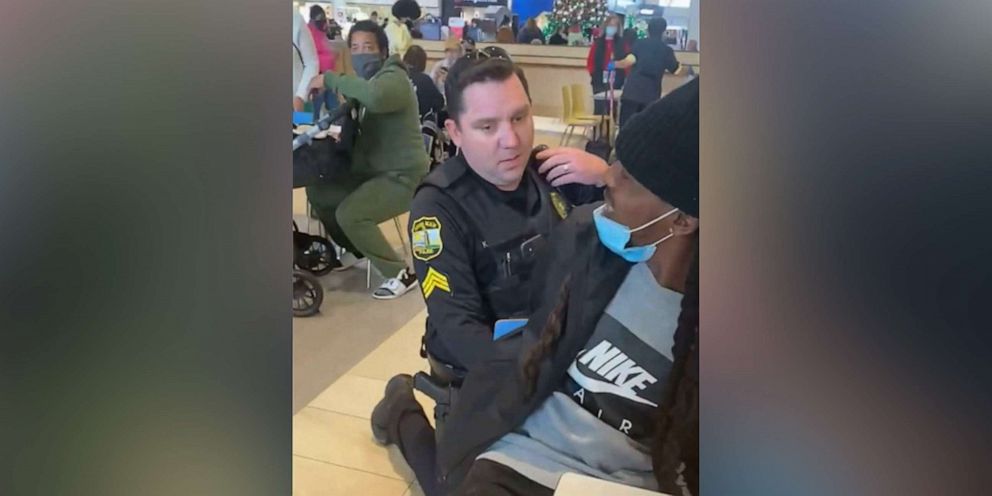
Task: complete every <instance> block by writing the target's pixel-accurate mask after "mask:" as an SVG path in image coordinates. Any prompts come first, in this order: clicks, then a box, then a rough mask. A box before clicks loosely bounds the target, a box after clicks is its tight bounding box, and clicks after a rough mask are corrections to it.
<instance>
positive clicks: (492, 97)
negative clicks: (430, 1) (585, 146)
mask: <svg viewBox="0 0 992 496" xmlns="http://www.w3.org/2000/svg"><path fill="white" fill-rule="evenodd" d="M448 82H449V84H448V89H447V90H446V92H447V91H450V92H451V93H450V94H448V95H447V100H448V102H447V103H448V112H449V119H448V120H447V121H446V123H445V126H446V129H447V131H448V134H449V136H450V137H451V139H452V141H453V142H454V143H455V144H456V145H457V146H458V147H459V149H460V150H461V153H460V154H459V155H457V156H455V157H453V158H452V159H450V160H448V161H447V162H445V163H444V164H442V165H441V166H439V167H438V168H437V169H435V170H434V171H433V172H432V173H430V174H429V175H428V176H427V177H425V178H424V180H423V182H422V183H421V184H420V186H419V187H418V189H417V192H416V193H415V195H414V199H413V204H412V206H411V209H410V235H411V244H412V251H413V259H414V268H415V270H416V272H417V277H418V280H420V281H421V291H422V293H423V295H424V299H425V301H426V303H427V308H428V318H427V332H426V335H425V339H424V344H425V348H426V352H427V353H426V354H427V356H428V359H429V360H431V362H432V363H431V365H432V369H435V370H436V369H437V368H438V365H443V366H447V367H449V368H451V369H453V370H454V371H456V372H463V371H465V370H467V369H469V368H471V367H472V366H473V365H474V364H476V363H479V362H480V361H482V360H485V359H486V358H487V357H489V356H491V354H492V353H494V352H495V350H496V349H497V348H498V347H499V346H500V345H501V344H502V343H505V342H510V341H504V340H500V342H498V343H494V340H493V332H494V326H495V325H496V323H497V321H500V320H510V319H526V317H527V313H528V310H529V303H530V297H529V295H530V283H531V277H530V276H531V271H532V269H533V268H534V261H535V259H536V254H537V252H539V251H540V250H541V247H542V246H543V245H544V243H545V242H546V238H547V236H548V235H549V234H550V232H551V229H552V228H553V227H554V226H555V225H556V224H557V223H558V222H559V221H561V219H563V218H564V217H565V216H566V215H567V214H568V210H569V208H570V205H571V202H570V201H569V200H572V201H582V200H587V199H588V198H575V196H581V195H569V196H573V198H570V199H569V198H566V197H565V195H564V194H562V193H561V192H560V191H556V190H555V189H553V187H552V186H551V185H550V184H549V183H548V182H547V181H546V180H545V179H544V177H542V176H541V174H540V173H539V172H538V170H537V168H536V167H535V165H536V164H535V163H534V158H533V157H532V153H531V152H532V147H533V142H534V121H533V117H532V115H531V104H530V98H529V95H528V90H527V80H526V78H525V76H524V74H523V71H522V70H520V69H519V68H518V67H516V66H515V65H514V64H513V63H512V62H510V61H508V60H505V59H503V58H490V59H488V60H474V61H473V60H469V59H462V60H460V61H459V62H458V63H456V65H455V67H453V69H452V75H451V76H449V80H448ZM601 169H602V170H600V171H598V172H600V173H602V172H605V163H604V164H602V167H601ZM555 172H556V173H557V175H560V174H561V172H562V171H560V170H559V171H555ZM549 175H550V174H549ZM600 175H601V174H600ZM576 177H577V176H576ZM555 178H557V176H555ZM584 179H586V180H587V181H588V182H598V180H599V176H598V175H595V174H591V175H589V177H587V178H584ZM593 195H594V194H589V195H587V196H590V197H591V196H593ZM511 341H512V340H511ZM459 375H460V374H459Z"/></svg>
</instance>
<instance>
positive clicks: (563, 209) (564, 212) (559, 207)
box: [551, 191, 568, 219]
mask: <svg viewBox="0 0 992 496" xmlns="http://www.w3.org/2000/svg"><path fill="white" fill-rule="evenodd" d="M551 204H552V205H554V207H555V212H558V217H561V218H562V219H564V218H565V217H568V205H567V204H565V200H564V199H563V198H562V197H561V195H559V194H558V192H556V191H552V192H551Z"/></svg>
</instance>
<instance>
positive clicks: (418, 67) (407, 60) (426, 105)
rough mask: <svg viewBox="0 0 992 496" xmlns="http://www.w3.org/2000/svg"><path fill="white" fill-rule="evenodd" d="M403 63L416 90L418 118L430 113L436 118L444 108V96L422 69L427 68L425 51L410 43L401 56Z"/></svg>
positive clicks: (422, 118)
mask: <svg viewBox="0 0 992 496" xmlns="http://www.w3.org/2000/svg"><path fill="white" fill-rule="evenodd" d="M403 63H404V64H406V66H407V68H408V69H409V70H410V82H412V83H413V87H414V88H416V90H417V104H418V105H419V106H420V120H421V121H423V120H424V118H425V117H427V116H428V115H430V114H432V113H433V115H434V118H435V119H437V118H439V117H440V115H441V110H443V109H444V96H443V95H441V91H439V90H438V89H437V86H436V85H435V84H434V81H433V80H431V77H430V76H428V75H427V74H424V70H425V69H426V68H427V52H425V51H424V49H423V48H421V47H420V46H419V45H412V46H411V47H410V48H409V49H407V51H406V54H405V55H404V56H403Z"/></svg>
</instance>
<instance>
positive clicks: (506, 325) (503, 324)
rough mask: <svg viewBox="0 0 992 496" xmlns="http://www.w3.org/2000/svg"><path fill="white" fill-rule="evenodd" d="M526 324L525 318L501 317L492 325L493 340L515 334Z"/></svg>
mask: <svg viewBox="0 0 992 496" xmlns="http://www.w3.org/2000/svg"><path fill="white" fill-rule="evenodd" d="M526 324H527V319H501V320H497V321H496V325H495V326H494V327H493V341H496V340H497V339H501V338H504V337H506V336H509V335H511V334H516V333H517V332H519V331H520V330H521V329H523V328H524V325H526Z"/></svg>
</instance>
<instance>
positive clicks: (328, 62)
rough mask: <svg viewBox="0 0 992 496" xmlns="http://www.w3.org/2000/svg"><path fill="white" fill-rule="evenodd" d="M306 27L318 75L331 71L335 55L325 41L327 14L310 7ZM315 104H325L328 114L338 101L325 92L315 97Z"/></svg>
mask: <svg viewBox="0 0 992 496" xmlns="http://www.w3.org/2000/svg"><path fill="white" fill-rule="evenodd" d="M307 27H308V28H310V35H311V36H312V37H313V45H314V48H316V49H317V62H318V64H319V66H320V73H321V74H323V73H325V72H327V71H333V70H334V66H335V65H336V63H337V61H336V60H335V59H336V56H335V55H336V54H335V53H334V50H333V49H332V48H331V45H330V43H328V40H327V12H325V11H324V8H323V7H321V6H320V5H313V6H311V7H310V22H309V23H307ZM317 102H318V104H319V105H324V104H326V106H327V111H328V112H330V111H331V110H333V109H334V108H335V107H337V106H338V100H337V97H336V96H335V95H334V93H331V92H326V91H325V92H324V93H321V94H320V96H318V97H317Z"/></svg>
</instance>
